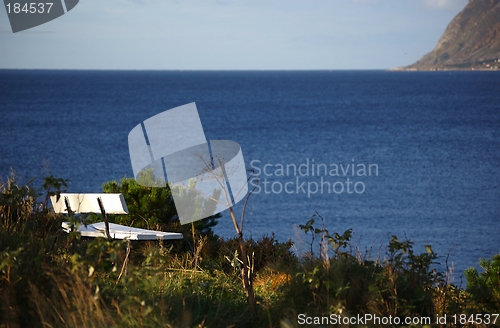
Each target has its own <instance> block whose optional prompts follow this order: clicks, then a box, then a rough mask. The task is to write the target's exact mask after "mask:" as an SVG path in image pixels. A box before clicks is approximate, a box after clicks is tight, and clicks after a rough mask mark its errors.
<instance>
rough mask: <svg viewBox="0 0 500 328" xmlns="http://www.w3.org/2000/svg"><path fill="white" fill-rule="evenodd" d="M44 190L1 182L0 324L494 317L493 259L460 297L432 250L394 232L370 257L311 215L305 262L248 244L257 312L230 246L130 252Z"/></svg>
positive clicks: (201, 238) (205, 237) (203, 239)
mask: <svg viewBox="0 0 500 328" xmlns="http://www.w3.org/2000/svg"><path fill="white" fill-rule="evenodd" d="M45 182H46V183H44V187H42V188H40V189H34V188H33V187H31V186H30V185H29V184H28V185H25V186H18V185H16V183H15V177H14V176H11V177H10V178H9V179H8V180H7V182H5V183H1V184H0V327H28V326H29V327H297V326H298V320H297V318H298V315H299V314H307V315H308V316H328V315H330V314H338V315H342V316H356V315H358V314H361V315H363V314H374V315H378V316H389V315H390V316H393V317H407V316H430V317H433V318H434V317H435V316H436V315H448V316H451V315H453V314H462V313H465V314H468V315H469V314H477V313H499V312H500V279H499V276H500V275H499V273H500V256H496V257H494V258H493V259H491V260H482V261H481V262H480V264H481V266H482V267H483V268H484V272H477V270H475V269H469V270H468V271H467V272H466V278H467V283H468V287H467V289H464V288H461V287H458V286H455V285H453V284H451V283H449V282H448V278H447V275H446V273H443V272H439V271H437V270H436V269H435V263H436V261H437V259H438V257H437V255H436V254H435V253H434V252H433V251H432V248H431V247H430V246H428V247H426V252H424V253H422V254H418V253H415V251H414V249H413V243H412V242H411V241H410V240H400V239H398V238H397V237H395V236H394V237H393V238H392V240H391V241H390V242H389V244H388V245H387V247H386V248H385V253H386V256H385V257H384V258H380V257H379V258H370V256H369V255H367V254H360V253H359V252H356V251H352V250H351V244H350V243H351V241H350V237H351V232H352V231H350V230H348V231H346V232H344V233H343V234H339V233H332V234H331V233H329V232H328V230H326V229H325V228H324V227H323V228H316V227H315V221H314V219H311V220H309V221H308V222H307V223H306V224H304V225H302V226H301V229H302V230H303V232H304V236H305V237H308V238H311V237H312V238H311V239H312V240H315V242H314V243H311V252H310V253H309V254H306V255H304V256H302V257H297V256H296V255H294V254H292V253H291V252H290V247H291V246H292V243H291V242H285V243H282V242H278V241H276V240H275V239H274V236H263V237H262V238H261V239H259V240H253V239H249V240H245V249H246V252H247V254H248V262H249V271H250V272H251V280H252V283H253V290H254V292H255V300H256V310H257V313H256V314H253V313H252V310H251V307H250V306H249V304H248V301H247V295H246V291H245V289H244V288H243V284H242V279H241V275H240V272H241V270H240V268H241V259H240V258H239V257H240V256H239V253H238V250H239V249H240V248H239V240H238V239H237V238H234V239H229V240H224V239H222V238H218V237H217V236H214V235H213V234H203V233H200V232H199V231H195V236H194V240H193V242H194V244H195V250H196V251H195V254H194V255H191V254H190V253H189V252H186V251H185V249H182V248H181V247H179V245H176V244H171V243H168V242H162V241H156V242H137V243H132V249H131V251H130V253H127V247H126V242H124V241H113V240H106V239H102V238H97V239H85V238H82V237H81V236H79V235H78V234H77V233H75V232H74V233H70V234H66V233H64V232H61V230H60V224H61V222H62V221H63V220H67V218H65V217H62V216H57V215H55V214H54V213H53V212H51V210H50V207H49V206H48V202H47V201H46V196H47V195H49V194H52V193H56V192H57V191H58V190H60V188H61V187H63V186H64V184H62V182H63V181H62V180H58V179H54V178H52V177H50V179H48V180H45ZM47 182H48V183H47ZM40 196H41V197H40ZM44 197H45V198H44ZM40 199H42V200H43V201H40ZM44 199H45V200H44ZM316 219H317V218H316ZM312 251H314V252H315V253H317V255H314V254H313V253H312ZM450 322H451V320H448V323H450ZM498 323H500V320H499V322H498ZM306 326H307V325H306ZM310 326H316V325H310ZM324 326H327V325H324ZM368 326H374V325H370V324H368ZM443 326H445V325H443ZM448 326H450V327H451V326H454V325H450V324H448ZM461 326H462V327H478V326H481V325H477V324H472V323H467V322H466V323H465V324H463V325H461ZM483 326H485V327H486V326H487V325H483Z"/></svg>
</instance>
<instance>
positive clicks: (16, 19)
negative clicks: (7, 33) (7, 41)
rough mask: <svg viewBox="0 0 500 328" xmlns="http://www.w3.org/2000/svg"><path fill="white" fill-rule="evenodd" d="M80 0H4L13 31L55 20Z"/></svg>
mask: <svg viewBox="0 0 500 328" xmlns="http://www.w3.org/2000/svg"><path fill="white" fill-rule="evenodd" d="M78 1H79V0H48V1H33V0H27V1H26V0H4V1H3V2H4V5H5V9H6V10H7V16H8V17H9V22H10V27H11V29H12V32H13V33H16V32H20V31H24V30H27V29H30V28H32V27H35V26H38V25H42V24H45V23H47V22H49V21H51V20H54V19H56V18H58V17H60V16H62V15H64V14H65V13H67V12H69V11H70V10H71V9H73V8H75V6H76V5H77V4H78Z"/></svg>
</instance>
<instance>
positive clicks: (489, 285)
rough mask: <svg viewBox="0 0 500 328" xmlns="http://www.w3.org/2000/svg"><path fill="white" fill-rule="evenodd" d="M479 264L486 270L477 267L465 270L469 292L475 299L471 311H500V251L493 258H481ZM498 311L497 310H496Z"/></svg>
mask: <svg viewBox="0 0 500 328" xmlns="http://www.w3.org/2000/svg"><path fill="white" fill-rule="evenodd" d="M479 265H480V266H481V268H483V270H484V272H481V273H478V271H477V269H476V268H469V269H467V270H466V271H465V278H466V279H467V292H468V294H469V295H470V297H471V298H472V299H473V300H474V303H473V305H474V306H473V307H471V308H470V309H469V310H470V311H469V313H472V312H474V311H476V312H475V313H498V309H499V308H500V253H499V254H496V255H494V256H493V258H492V259H491V260H489V259H481V260H480V261H479ZM495 311H497V312H495Z"/></svg>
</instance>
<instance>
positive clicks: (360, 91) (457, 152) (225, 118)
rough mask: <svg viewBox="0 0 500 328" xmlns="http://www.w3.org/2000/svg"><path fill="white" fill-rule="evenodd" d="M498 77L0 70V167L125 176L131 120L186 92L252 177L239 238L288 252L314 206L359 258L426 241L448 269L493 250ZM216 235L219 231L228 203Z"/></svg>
mask: <svg viewBox="0 0 500 328" xmlns="http://www.w3.org/2000/svg"><path fill="white" fill-rule="evenodd" d="M499 86H500V74H498V73H496V72H385V71H331V72H330V71H290V72H287V71H261V72H259V71H241V72H239V71H234V72H230V71H221V72H212V71H186V72H182V71H43V70H0V113H1V118H2V120H1V127H0V140H1V141H0V154H1V156H0V175H1V176H2V177H3V178H4V179H5V177H6V176H7V175H8V173H9V168H10V167H12V168H14V169H15V171H16V172H17V173H18V175H20V176H21V177H22V178H23V179H24V180H25V181H26V180H28V179H29V178H31V177H34V176H37V177H43V176H44V175H47V174H52V175H54V176H57V177H62V178H65V179H70V180H71V182H70V186H69V191H72V192H99V191H101V184H102V183H103V182H106V181H109V180H119V179H121V178H123V177H131V176H132V168H131V164H130V158H129V154H128V145H127V137H128V133H129V131H130V130H131V129H132V128H133V127H134V126H136V125H137V124H139V123H140V122H142V121H144V120H145V119H147V118H149V117H151V116H153V115H155V114H158V113H160V112H163V111H165V110H167V109H170V108H174V107H177V106H180V105H183V104H187V103H190V102H196V104H197V107H198V111H199V114H200V117H201V120H202V123H203V127H204V130H205V133H206V136H207V139H209V140H210V139H215V140H217V139H219V140H224V139H227V140H234V141H236V142H238V143H239V144H240V145H241V147H242V150H243V155H244V157H245V162H246V166H247V168H249V169H253V170H254V177H255V178H259V180H260V181H259V184H258V187H257V189H256V190H255V192H254V194H253V195H252V196H251V198H250V200H249V205H248V207H247V212H246V216H245V217H246V220H245V229H244V233H245V235H246V236H253V237H256V238H258V237H260V236H261V235H263V234H271V233H273V232H274V233H275V235H276V237H277V238H278V239H280V240H287V239H289V238H292V239H294V240H295V241H296V247H297V251H298V252H301V251H303V250H304V247H305V246H304V243H302V242H300V239H301V238H302V237H298V234H297V229H296V228H294V224H303V223H305V222H306V221H307V220H308V219H309V218H310V217H311V216H312V215H313V214H314V213H316V212H317V213H319V214H320V215H321V216H322V217H323V218H324V219H325V226H326V228H327V229H328V230H330V231H331V232H333V231H335V232H343V231H344V230H346V229H348V228H352V229H353V231H354V245H358V246H359V247H360V249H361V250H362V251H364V250H365V248H370V247H373V251H372V255H373V256H378V255H379V254H380V256H382V257H383V256H384V255H385V254H384V250H383V249H379V246H380V245H381V244H387V241H388V239H389V238H390V236H391V235H392V234H396V235H398V236H400V237H404V236H405V235H406V237H407V238H410V239H412V240H413V241H415V244H416V246H417V250H421V251H423V249H424V245H426V244H431V245H432V246H433V249H434V250H435V251H436V252H437V253H438V254H439V255H442V256H443V258H442V260H443V262H444V257H445V256H446V255H448V253H449V255H450V256H449V265H451V263H452V262H453V264H454V266H455V272H456V273H455V277H456V279H457V280H458V279H460V275H461V274H462V272H463V270H464V269H465V268H467V267H470V266H475V265H476V264H477V261H478V260H479V258H481V257H491V256H492V255H493V254H496V253H498V252H500V238H499V236H500V202H499V197H500V173H499V169H498V168H499V164H500V92H499V91H500V88H499ZM353 166H354V168H355V170H354V171H353V170H352V169H353ZM280 168H283V170H280ZM287 168H288V171H287V170H286V169H287ZM363 168H365V170H364V171H363ZM369 168H370V169H371V171H370V170H369ZM259 173H260V174H259ZM348 179H349V180H348ZM321 187H323V188H322V189H321ZM236 210H237V212H239V211H241V205H238V206H237V208H236ZM216 232H217V233H218V234H220V235H222V236H225V237H231V236H233V235H234V229H233V227H232V223H231V221H230V218H229V215H228V214H227V213H223V218H222V219H221V220H220V223H219V225H218V227H217V229H216ZM450 249H451V251H450ZM379 252H380V253H379Z"/></svg>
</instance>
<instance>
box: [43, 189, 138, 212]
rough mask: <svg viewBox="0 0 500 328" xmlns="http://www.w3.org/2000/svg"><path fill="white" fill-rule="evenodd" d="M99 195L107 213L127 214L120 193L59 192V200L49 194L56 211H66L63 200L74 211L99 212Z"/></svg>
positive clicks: (125, 205)
mask: <svg viewBox="0 0 500 328" xmlns="http://www.w3.org/2000/svg"><path fill="white" fill-rule="evenodd" d="M99 197H100V198H101V200H102V204H103V206H104V210H105V211H106V213H107V214H128V208H127V204H126V203H125V199H124V198H123V195H122V194H60V197H59V200H57V196H51V197H50V200H51V201H52V206H53V207H54V212H56V213H66V214H67V213H68V209H67V208H66V202H65V200H67V201H68V204H69V206H70V208H71V211H73V212H74V213H101V209H100V208H99V202H98V200H97V199H98V198H99Z"/></svg>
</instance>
